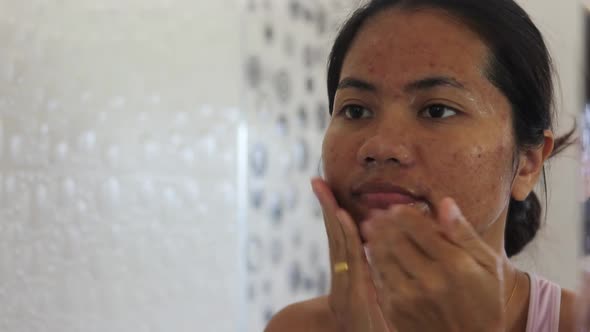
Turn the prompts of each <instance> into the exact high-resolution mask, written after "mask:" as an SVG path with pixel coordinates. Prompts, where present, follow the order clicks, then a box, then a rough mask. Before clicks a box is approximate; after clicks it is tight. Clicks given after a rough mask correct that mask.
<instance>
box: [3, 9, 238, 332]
mask: <svg viewBox="0 0 590 332" xmlns="http://www.w3.org/2000/svg"><path fill="white" fill-rule="evenodd" d="M0 8H2V10H1V11H0V50H1V51H0V330H1V331H14V332H20V331H31V332H33V331H48V332H58V331H60V332H62V331H63V332H74V331H117V332H128V331H196V330H199V331H222V332H229V331H237V330H238V323H239V321H238V320H237V318H238V316H239V315H238V313H239V305H240V303H239V295H240V292H241V290H242V288H243V287H240V286H241V285H240V279H239V278H240V276H241V274H240V273H241V271H240V265H239V264H240V262H239V255H238V254H239V251H238V245H239V232H238V227H237V201H236V192H237V190H236V185H237V175H236V174H237V166H236V155H237V148H236V144H235V143H236V142H237V136H236V135H237V134H236V129H237V124H238V121H239V117H240V114H239V112H238V111H237V109H236V106H238V105H239V99H238V96H239V82H238V80H237V77H238V76H239V73H240V63H239V62H240V61H239V52H240V39H239V33H238V32H239V26H238V24H239V7H238V6H237V3H236V2H235V1H180V0H176V1H165V0H126V1H114V0H109V1H104V0H101V1H90V0H88V1H81V0H65V1H34V0H27V1H8V0H2V1H0ZM242 277H243V276H242ZM242 309H243V308H242ZM228 317H229V319H228Z"/></svg>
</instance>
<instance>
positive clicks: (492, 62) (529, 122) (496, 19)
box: [327, 0, 575, 257]
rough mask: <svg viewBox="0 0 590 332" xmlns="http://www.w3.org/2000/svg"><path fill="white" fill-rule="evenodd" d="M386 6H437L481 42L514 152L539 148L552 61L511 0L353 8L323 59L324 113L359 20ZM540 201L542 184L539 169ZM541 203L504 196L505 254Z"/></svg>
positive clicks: (522, 239)
mask: <svg viewBox="0 0 590 332" xmlns="http://www.w3.org/2000/svg"><path fill="white" fill-rule="evenodd" d="M391 8H400V9H408V10H409V9H422V8H424V9H427V8H431V9H438V10H442V11H444V12H445V13H448V14H450V15H451V16H453V17H456V18H458V19H459V20H460V21H461V22H463V23H464V24H465V25H466V26H467V27H469V28H470V29H471V30H473V31H474V32H475V33H477V34H478V35H479V36H480V38H481V39H482V41H483V42H484V43H485V44H486V45H487V47H488V50H489V54H488V59H487V68H486V73H485V74H486V76H487V78H488V80H489V81H490V82H491V83H492V84H493V85H494V86H495V87H496V88H497V89H498V90H499V91H500V92H501V93H502V94H504V96H505V97H506V98H507V99H508V101H509V102H510V104H511V108H512V114H513V116H512V118H513V131H514V136H515V141H516V147H517V151H516V152H518V151H522V150H524V149H527V148H534V147H539V146H541V145H542V144H543V142H544V130H546V129H552V128H553V120H554V108H555V107H554V88H553V72H554V70H553V62H552V59H551V56H550V54H549V51H548V49H547V46H546V44H545V42H544V40H543V37H542V35H541V33H540V31H539V30H538V29H537V27H536V26H535V24H534V23H533V22H532V21H531V19H530V17H529V16H528V14H527V13H526V12H525V11H524V10H523V9H522V8H521V7H520V6H519V5H518V4H517V3H516V2H514V1H513V0H485V1H481V0H371V1H369V2H368V3H367V4H365V5H364V6H362V7H361V8H359V9H357V10H356V11H355V12H354V13H353V14H352V16H351V17H350V18H349V19H348V20H347V21H346V22H345V23H344V25H343V26H342V28H341V29H340V31H339V33H338V35H337V37H336V40H335V42H334V45H333V47H332V51H331V53H330V57H329V63H328V73H327V74H328V75H327V84H328V98H329V106H330V114H332V111H333V107H334V97H335V94H336V90H337V87H338V83H339V81H340V73H341V70H342V65H343V63H344V59H345V57H346V54H347V53H348V50H349V48H350V46H351V44H352V42H353V40H354V38H355V36H356V34H357V33H358V31H359V30H360V29H361V27H362V26H363V24H364V23H365V22H366V21H367V20H368V19H370V18H371V17H373V16H375V15H376V14H378V13H380V12H382V11H384V10H386V9H391ZM574 131H575V127H574V128H573V129H572V130H571V131H570V132H568V133H567V134H566V135H564V136H562V137H559V138H557V139H556V140H555V148H554V151H553V153H552V156H553V155H555V154H556V153H558V152H560V151H562V150H563V149H565V148H566V147H567V146H569V145H570V144H571V143H572V141H571V138H572V136H573V133H574ZM543 183H544V186H545V188H544V193H545V202H547V188H546V181H545V168H543ZM541 211H542V209H541V204H540V201H539V199H538V197H537V195H536V194H535V193H534V192H531V193H530V194H529V195H528V197H527V198H526V199H525V200H524V201H516V200H514V199H512V198H511V199H510V203H509V208H508V218H507V222H506V230H505V235H504V238H505V241H504V242H505V250H506V254H507V255H508V257H512V256H514V255H516V254H518V253H519V252H520V251H522V249H523V248H524V247H525V246H526V245H527V244H528V243H529V242H530V241H532V239H533V238H534V237H535V235H536V233H537V231H538V230H539V228H540V226H541V215H542V213H541Z"/></svg>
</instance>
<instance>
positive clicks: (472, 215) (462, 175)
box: [443, 146, 511, 228]
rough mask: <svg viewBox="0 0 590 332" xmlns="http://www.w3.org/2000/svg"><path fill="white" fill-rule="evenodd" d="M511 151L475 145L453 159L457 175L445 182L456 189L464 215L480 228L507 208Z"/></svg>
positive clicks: (452, 194) (449, 177) (453, 195)
mask: <svg viewBox="0 0 590 332" xmlns="http://www.w3.org/2000/svg"><path fill="white" fill-rule="evenodd" d="M510 158H511V153H508V151H506V149H503V148H498V147H491V148H485V147H482V146H473V147H471V148H469V149H464V150H463V152H457V153H456V154H455V155H454V157H453V160H452V163H454V164H455V165H456V167H454V169H455V171H454V172H453V174H449V175H447V176H445V177H443V178H444V179H447V181H448V182H446V183H445V184H443V186H447V187H448V188H453V189H452V192H451V193H450V196H452V197H455V199H456V200H457V202H458V204H459V206H460V207H461V209H462V210H463V214H464V215H465V216H466V217H467V219H468V220H469V221H470V222H471V223H472V224H473V225H474V226H475V227H476V228H478V226H480V225H488V224H489V223H490V222H493V221H495V218H497V217H498V216H499V214H500V213H501V212H502V211H503V210H504V208H505V207H506V202H508V200H509V197H510V174H509V173H510V172H511V167H510V165H511V163H510Z"/></svg>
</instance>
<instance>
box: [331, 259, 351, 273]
mask: <svg viewBox="0 0 590 332" xmlns="http://www.w3.org/2000/svg"><path fill="white" fill-rule="evenodd" d="M346 271H348V263H347V262H338V263H336V264H334V273H340V272H346Z"/></svg>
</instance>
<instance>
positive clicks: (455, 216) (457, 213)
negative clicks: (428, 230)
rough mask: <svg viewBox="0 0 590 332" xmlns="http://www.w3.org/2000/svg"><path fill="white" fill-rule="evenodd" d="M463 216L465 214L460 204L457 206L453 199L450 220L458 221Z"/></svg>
mask: <svg viewBox="0 0 590 332" xmlns="http://www.w3.org/2000/svg"><path fill="white" fill-rule="evenodd" d="M462 217H463V214H462V213H461V210H460V209H459V206H457V203H455V201H452V203H451V206H450V207H449V214H448V218H449V221H450V222H452V223H455V222H456V221H458V220H459V219H461V218H462Z"/></svg>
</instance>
